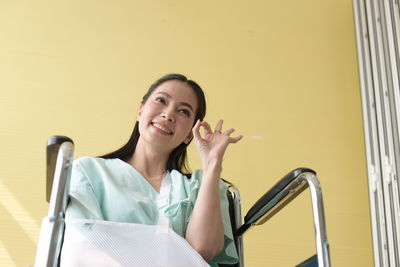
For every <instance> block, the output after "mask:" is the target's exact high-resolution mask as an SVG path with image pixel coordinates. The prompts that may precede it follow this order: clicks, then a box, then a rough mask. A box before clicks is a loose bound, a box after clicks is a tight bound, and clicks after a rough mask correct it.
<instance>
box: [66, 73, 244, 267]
mask: <svg viewBox="0 0 400 267" xmlns="http://www.w3.org/2000/svg"><path fill="white" fill-rule="evenodd" d="M205 110H206V103H205V98H204V93H203V91H202V89H201V88H200V86H199V85H198V84H197V83H195V82H194V81H191V80H188V79H187V78H186V77H185V76H183V75H180V74H169V75H166V76H164V77H162V78H161V79H159V80H158V81H156V82H155V83H154V84H153V85H152V86H151V87H150V88H149V90H148V92H147V93H146V95H145V96H144V97H143V101H142V104H141V105H140V108H139V112H138V115H137V122H136V124H135V127H134V130H133V133H132V136H131V138H130V140H129V141H128V143H127V144H126V145H125V146H123V147H122V148H120V149H118V150H117V151H115V152H112V153H110V154H107V155H104V156H102V157H100V158H88V157H86V158H80V159H78V160H76V161H75V162H74V167H73V171H72V181H71V191H70V203H69V205H68V209H67V214H66V218H67V219H71V218H86V219H96V220H107V221H116V222H129V223H138V224H148V225H157V224H167V225H168V226H169V227H171V228H172V229H173V230H174V231H175V232H176V233H177V234H179V235H181V236H182V237H184V238H185V239H186V240H187V242H188V243H189V244H190V245H191V246H192V247H193V248H194V249H195V250H196V251H197V252H198V253H199V254H200V255H201V256H202V257H203V258H204V259H205V260H206V261H208V262H209V263H210V264H211V265H214V266H216V263H217V262H218V263H235V262H236V260H237V255H236V251H235V248H234V243H233V238H232V230H231V227H230V222H229V214H228V204H227V200H226V186H225V184H224V183H223V182H222V181H221V180H220V175H221V171H222V160H223V156H224V153H225V150H226V148H227V147H228V145H229V144H231V143H236V142H238V141H239V140H240V139H241V138H242V136H237V137H232V136H231V134H232V133H233V131H234V129H229V130H225V131H223V130H222V125H223V122H222V120H221V121H219V122H218V123H217V125H216V127H215V129H214V130H212V128H211V127H210V125H209V124H208V123H207V122H205V121H202V120H203V118H204V116H205ZM200 128H204V134H203V136H202V134H201V133H200ZM193 138H194V140H195V143H196V145H197V147H198V150H199V153H200V157H201V161H202V165H203V171H195V172H194V173H193V174H192V175H191V176H189V175H187V171H188V168H187V165H186V148H187V146H188V145H189V143H190V142H191V140H192V139H193ZM185 174H186V176H185ZM165 192H167V193H165ZM161 195H167V196H168V197H167V199H168V200H167V203H164V204H162V203H161V204H160V196H161Z"/></svg>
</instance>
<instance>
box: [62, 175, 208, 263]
mask: <svg viewBox="0 0 400 267" xmlns="http://www.w3.org/2000/svg"><path fill="white" fill-rule="evenodd" d="M170 187H171V177H170V175H169V173H167V175H166V176H165V177H164V179H163V182H162V185H161V189H160V194H159V197H158V201H157V205H158V209H159V220H158V225H143V224H133V223H119V222H109V221H97V220H87V219H72V220H67V221H66V228H65V233H64V243H63V248H62V252H61V264H60V266H61V267H123V266H124V267H125V266H127V267H128V266H129V267H131V266H132V267H136V266H137V267H155V266H157V267H188V266H193V267H207V266H209V265H208V264H207V262H205V261H204V259H203V258H202V257H201V256H200V255H199V254H198V253H197V252H196V251H195V250H194V249H193V248H192V247H191V246H190V245H189V243H188V242H187V241H186V240H185V239H184V238H182V237H181V236H179V235H178V234H176V233H175V232H174V231H173V230H172V229H171V228H170V222H169V219H168V218H167V217H166V216H165V215H164V210H165V208H166V207H168V204H169V190H170Z"/></svg>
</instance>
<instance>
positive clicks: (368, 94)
mask: <svg viewBox="0 0 400 267" xmlns="http://www.w3.org/2000/svg"><path fill="white" fill-rule="evenodd" d="M353 6H354V15H355V26H356V33H357V35H356V37H357V48H358V49H357V51H358V59H359V74H360V81H361V97H362V108H363V120H364V133H365V134H364V137H365V144H366V146H365V149H366V160H367V165H368V180H369V196H370V207H371V225H372V237H373V248H374V262H375V266H387V261H388V257H387V253H386V251H385V243H386V238H385V236H386V234H383V235H382V232H383V233H385V232H386V228H385V225H384V224H383V225H382V224H381V222H382V220H381V216H380V215H381V214H383V210H382V208H383V203H381V205H380V199H381V194H382V190H381V183H380V181H381V179H380V177H381V175H380V168H379V166H380V157H379V145H378V137H377V129H376V125H377V123H376V110H375V103H374V87H373V80H372V76H373V75H372V66H371V65H372V63H371V53H370V50H371V48H370V41H369V38H370V34H369V32H368V24H367V13H366V6H365V2H364V1H363V0H354V1H353ZM382 238H383V240H382Z"/></svg>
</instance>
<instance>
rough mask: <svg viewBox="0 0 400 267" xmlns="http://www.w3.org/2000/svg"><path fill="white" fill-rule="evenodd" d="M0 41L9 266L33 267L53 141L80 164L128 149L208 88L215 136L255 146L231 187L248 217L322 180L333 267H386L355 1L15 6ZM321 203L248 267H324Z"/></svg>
mask: <svg viewBox="0 0 400 267" xmlns="http://www.w3.org/2000/svg"><path fill="white" fill-rule="evenodd" d="M0 36H1V40H0V88H1V89H0V90H1V94H0V107H1V112H0V121H1V131H0V140H1V141H0V142H1V151H2V153H0V157H1V158H0V160H1V165H0V166H1V167H0V220H1V228H0V238H1V241H0V265H1V266H28V265H30V264H32V263H33V262H34V254H35V249H36V240H37V236H38V231H39V225H40V220H41V218H42V217H44V216H45V214H46V210H47V204H46V203H45V197H44V196H45V144H46V140H47V138H48V137H49V136H51V135H54V134H62V135H67V136H69V137H71V138H73V139H74V141H75V143H76V150H75V155H76V157H78V156H84V155H99V154H101V153H105V152H108V151H110V150H112V149H114V148H116V147H117V146H119V145H121V144H122V143H124V142H125V140H126V139H127V138H128V136H129V134H130V131H131V128H132V126H133V123H134V121H135V117H136V112H137V109H138V105H139V101H140V98H141V96H142V94H143V93H144V91H145V90H146V89H147V87H148V86H149V84H150V83H152V82H153V81H154V80H155V79H157V78H158V77H160V76H161V75H163V74H166V73H170V72H181V73H184V74H187V75H188V76H190V77H191V78H193V79H194V80H196V81H198V82H199V83H200V84H201V85H202V86H203V88H204V90H205V91H206V94H207V99H208V106H209V109H208V115H207V119H208V120H209V122H210V123H212V124H215V122H216V121H217V120H218V119H219V118H224V119H225V121H226V125H229V126H233V127H236V128H237V132H238V133H240V134H243V135H244V136H245V138H244V139H243V141H242V142H240V143H239V144H237V145H235V146H233V147H231V148H230V150H229V152H228V155H227V156H226V160H225V166H224V175H223V176H224V177H225V178H228V179H230V180H231V181H232V182H233V183H235V184H236V185H237V186H238V187H239V188H240V189H241V194H242V198H243V210H244V211H245V210H247V209H248V208H249V207H250V205H251V204H252V203H254V201H256V200H257V199H258V197H259V196H261V195H262V194H263V193H264V192H265V191H266V190H267V189H268V188H269V187H270V186H272V185H273V184H274V183H275V182H276V180H277V179H278V178H280V177H281V176H283V175H284V174H285V173H286V172H288V171H289V170H291V169H293V168H295V167H299V166H308V167H311V168H314V169H316V170H317V171H318V173H319V178H320V181H321V183H322V187H323V192H324V199H325V209H326V217H327V227H328V238H329V241H330V244H331V254H332V263H333V264H334V266H341V267H342V266H372V265H373V262H372V245H371V238H370V236H371V233H370V222H369V209H368V191H367V177H366V171H365V169H366V167H365V160H364V144H363V130H362V116H361V104H360V92H359V84H358V76H357V59H356V47H355V34H354V27H353V13H352V6H351V1H348V0H335V1H317V0H304V1H261V0H259V1H256V0H249V1H183V0H169V1H164V0H159V1H97V0H96V1H94V0H87V1H77V0H72V1H23V2H20V1H18V2H17V1H11V0H10V1H7V0H3V1H1V2H0ZM191 158H192V167H193V168H196V167H198V166H199V163H198V158H197V156H196V154H195V152H194V150H191ZM309 201H310V198H309V196H308V194H305V195H304V196H301V197H300V200H298V201H296V202H295V203H293V204H292V205H291V206H289V207H288V208H287V209H286V210H284V211H283V212H282V213H281V214H279V215H278V216H276V217H275V218H273V219H272V220H271V221H270V223H269V224H268V225H265V226H263V227H259V228H254V229H253V230H252V231H250V232H249V233H248V234H246V235H245V251H246V262H247V266H274V267H279V266H282V267H284V266H293V265H294V264H296V263H299V262H300V261H302V260H303V259H305V258H306V257H308V256H311V255H312V254H313V253H314V251H315V246H314V237H313V227H312V223H311V208H310V205H309Z"/></svg>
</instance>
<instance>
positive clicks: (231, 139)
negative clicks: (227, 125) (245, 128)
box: [229, 135, 243, 144]
mask: <svg viewBox="0 0 400 267" xmlns="http://www.w3.org/2000/svg"><path fill="white" fill-rule="evenodd" d="M242 138H243V135H239V136H236V137H230V138H229V142H230V143H233V144H235V143H237V142H239V141H240V139H242Z"/></svg>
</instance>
